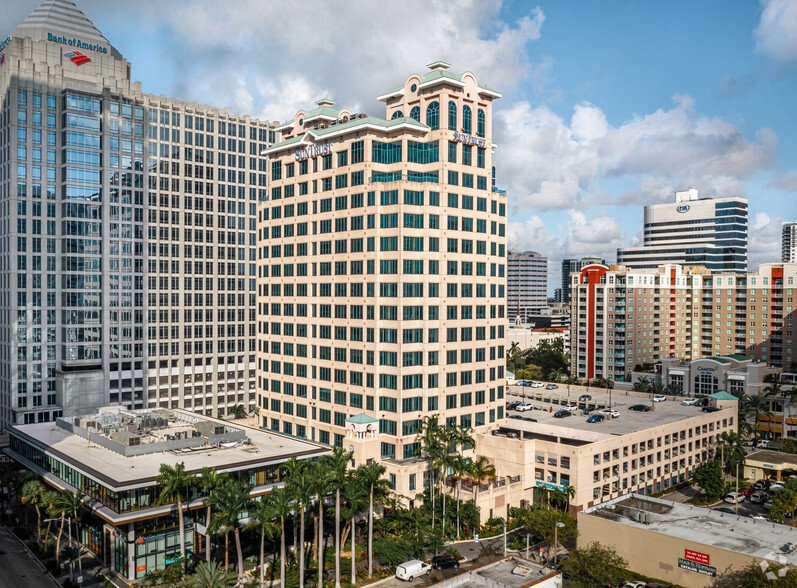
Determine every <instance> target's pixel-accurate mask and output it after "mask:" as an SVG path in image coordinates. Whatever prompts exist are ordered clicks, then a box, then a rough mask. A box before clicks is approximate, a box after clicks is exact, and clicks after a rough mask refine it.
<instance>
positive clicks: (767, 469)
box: [744, 449, 797, 480]
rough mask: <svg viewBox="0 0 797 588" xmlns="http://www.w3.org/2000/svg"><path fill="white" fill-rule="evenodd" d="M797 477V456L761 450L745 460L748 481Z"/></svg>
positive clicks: (745, 473)
mask: <svg viewBox="0 0 797 588" xmlns="http://www.w3.org/2000/svg"><path fill="white" fill-rule="evenodd" d="M794 475H797V455H794V454H791V453H783V452H782V451H770V450H768V449H760V450H758V451H754V452H753V453H751V454H750V455H748V456H747V457H745V458H744V477H745V478H746V479H748V480H786V479H788V478H789V477H790V476H794Z"/></svg>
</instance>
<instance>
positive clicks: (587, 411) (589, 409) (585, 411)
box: [581, 408, 595, 416]
mask: <svg viewBox="0 0 797 588" xmlns="http://www.w3.org/2000/svg"><path fill="white" fill-rule="evenodd" d="M594 411H595V409H594V408H585V409H583V410H582V411H581V414H583V415H584V416H589V415H590V413H592V412H594Z"/></svg>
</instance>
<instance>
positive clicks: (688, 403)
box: [681, 398, 698, 406]
mask: <svg viewBox="0 0 797 588" xmlns="http://www.w3.org/2000/svg"><path fill="white" fill-rule="evenodd" d="M697 402H698V399H697V398H686V399H684V400H682V401H681V404H683V405H684V406H695V405H696V404H697Z"/></svg>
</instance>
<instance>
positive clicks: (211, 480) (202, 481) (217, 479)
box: [197, 466, 230, 561]
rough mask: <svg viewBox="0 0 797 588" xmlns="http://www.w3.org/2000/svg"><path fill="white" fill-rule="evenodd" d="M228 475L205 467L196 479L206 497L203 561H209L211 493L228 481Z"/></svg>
mask: <svg viewBox="0 0 797 588" xmlns="http://www.w3.org/2000/svg"><path fill="white" fill-rule="evenodd" d="M229 477H230V476H229V474H227V473H221V474H220V473H218V472H217V471H216V468H209V467H207V466H205V467H203V468H202V473H200V474H199V476H198V477H197V485H198V486H199V487H200V488H202V492H204V493H205V494H206V495H207V498H205V501H204V504H205V508H206V511H205V533H206V537H205V561H210V543H211V540H210V539H211V534H210V533H209V532H208V531H207V528H208V527H209V526H210V521H211V518H210V515H211V507H212V504H213V493H214V492H216V490H218V489H219V488H221V486H222V485H223V484H224V483H225V482H226V481H227V480H228V479H229Z"/></svg>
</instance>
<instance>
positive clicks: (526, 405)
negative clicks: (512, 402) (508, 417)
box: [515, 402, 534, 412]
mask: <svg viewBox="0 0 797 588" xmlns="http://www.w3.org/2000/svg"><path fill="white" fill-rule="evenodd" d="M532 408H534V406H533V405H532V404H531V402H521V403H520V404H518V405H517V406H516V407H515V410H516V411H518V412H525V411H527V410H531V409H532Z"/></svg>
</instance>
